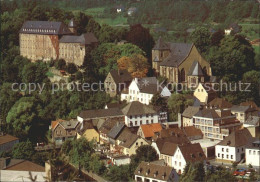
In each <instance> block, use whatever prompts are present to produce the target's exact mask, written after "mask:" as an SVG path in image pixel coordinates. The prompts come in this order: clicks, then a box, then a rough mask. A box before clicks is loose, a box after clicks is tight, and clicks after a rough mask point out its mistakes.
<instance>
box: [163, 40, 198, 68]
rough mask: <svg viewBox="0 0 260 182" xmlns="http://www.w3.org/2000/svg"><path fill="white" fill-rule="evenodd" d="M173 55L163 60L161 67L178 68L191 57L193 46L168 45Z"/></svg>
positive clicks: (185, 44) (182, 44)
mask: <svg viewBox="0 0 260 182" xmlns="http://www.w3.org/2000/svg"><path fill="white" fill-rule="evenodd" d="M168 45H169V47H170V50H171V53H170V54H169V55H168V57H167V58H165V59H164V60H163V62H162V63H161V64H160V66H170V67H177V66H179V65H180V64H181V63H182V61H183V60H184V59H185V58H186V57H187V56H188V55H189V53H190V51H191V48H192V46H193V44H187V43H168Z"/></svg>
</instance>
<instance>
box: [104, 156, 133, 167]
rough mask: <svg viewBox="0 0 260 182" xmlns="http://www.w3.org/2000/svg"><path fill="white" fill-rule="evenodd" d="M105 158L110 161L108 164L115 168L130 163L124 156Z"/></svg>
mask: <svg viewBox="0 0 260 182" xmlns="http://www.w3.org/2000/svg"><path fill="white" fill-rule="evenodd" d="M107 158H109V159H110V160H111V161H108V162H111V163H112V164H113V165H116V166H120V165H126V164H130V162H131V159H130V157H129V156H127V155H124V154H110V155H108V156H107Z"/></svg>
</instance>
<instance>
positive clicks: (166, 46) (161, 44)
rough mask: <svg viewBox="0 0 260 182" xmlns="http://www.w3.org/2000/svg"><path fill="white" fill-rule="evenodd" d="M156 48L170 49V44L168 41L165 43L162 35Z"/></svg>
mask: <svg viewBox="0 0 260 182" xmlns="http://www.w3.org/2000/svg"><path fill="white" fill-rule="evenodd" d="M153 49H154V50H168V49H169V46H168V44H167V43H165V42H164V41H163V40H162V37H159V39H158V41H157V43H156V44H155V46H154V48H153Z"/></svg>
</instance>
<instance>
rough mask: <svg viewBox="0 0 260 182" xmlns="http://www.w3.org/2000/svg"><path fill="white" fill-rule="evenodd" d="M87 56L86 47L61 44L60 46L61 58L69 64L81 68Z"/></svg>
mask: <svg viewBox="0 0 260 182" xmlns="http://www.w3.org/2000/svg"><path fill="white" fill-rule="evenodd" d="M85 54H86V50H85V46H84V45H81V44H80V43H60V45H59V55H60V56H59V58H60V59H64V60H65V61H66V62H67V63H74V64H75V65H78V66H81V65H82V64H83V62H84V58H85Z"/></svg>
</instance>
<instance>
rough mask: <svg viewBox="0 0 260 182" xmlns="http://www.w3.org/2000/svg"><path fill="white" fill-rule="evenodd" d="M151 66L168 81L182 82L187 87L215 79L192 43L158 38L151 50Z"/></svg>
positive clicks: (207, 64)
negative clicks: (165, 40) (173, 41)
mask: <svg viewBox="0 0 260 182" xmlns="http://www.w3.org/2000/svg"><path fill="white" fill-rule="evenodd" d="M152 68H153V70H154V72H155V73H156V74H157V75H160V76H163V77H165V78H167V79H168V81H169V82H172V83H182V84H185V85H187V86H188V87H189V88H190V87H192V85H198V83H204V82H214V81H215V77H214V76H212V73H211V67H210V64H209V63H208V62H207V61H206V60H205V59H204V58H203V57H202V56H201V55H200V53H199V51H198V50H197V48H196V47H195V45H194V44H187V43H171V42H164V41H163V40H162V38H159V40H158V41H157V43H156V45H155V46H154V48H153V50H152Z"/></svg>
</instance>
